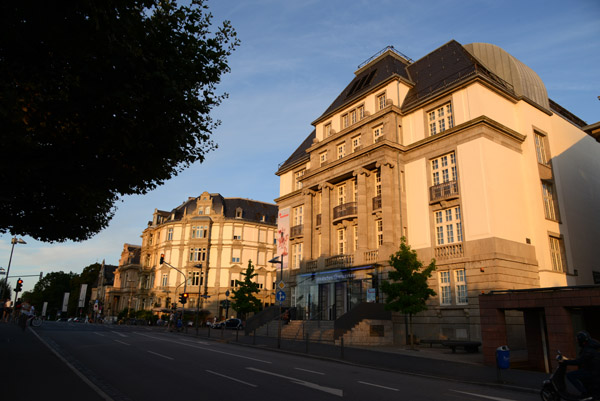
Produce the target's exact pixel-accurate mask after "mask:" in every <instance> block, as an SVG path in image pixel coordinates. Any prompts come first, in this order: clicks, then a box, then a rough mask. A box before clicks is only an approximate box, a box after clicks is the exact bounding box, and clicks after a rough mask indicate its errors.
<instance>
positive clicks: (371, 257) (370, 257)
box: [365, 249, 379, 263]
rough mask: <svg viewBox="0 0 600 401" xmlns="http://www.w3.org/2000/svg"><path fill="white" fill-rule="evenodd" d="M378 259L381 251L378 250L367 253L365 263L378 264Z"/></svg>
mask: <svg viewBox="0 0 600 401" xmlns="http://www.w3.org/2000/svg"><path fill="white" fill-rule="evenodd" d="M378 257H379V249H376V250H374V251H366V252H365V262H366V263H373V262H377V258H378Z"/></svg>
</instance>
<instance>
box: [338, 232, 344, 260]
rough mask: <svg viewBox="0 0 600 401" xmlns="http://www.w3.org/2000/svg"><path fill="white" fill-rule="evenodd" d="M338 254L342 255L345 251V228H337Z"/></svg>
mask: <svg viewBox="0 0 600 401" xmlns="http://www.w3.org/2000/svg"><path fill="white" fill-rule="evenodd" d="M337 243H338V254H339V255H343V254H344V252H346V230H345V229H343V228H340V229H339V230H337Z"/></svg>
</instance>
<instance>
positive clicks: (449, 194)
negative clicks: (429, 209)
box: [429, 181, 458, 202]
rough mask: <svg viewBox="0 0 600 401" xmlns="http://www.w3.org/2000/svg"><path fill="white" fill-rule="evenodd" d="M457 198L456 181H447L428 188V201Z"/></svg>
mask: <svg viewBox="0 0 600 401" xmlns="http://www.w3.org/2000/svg"><path fill="white" fill-rule="evenodd" d="M452 198H458V181H448V182H444V183H441V184H438V185H434V186H432V187H429V201H430V202H437V201H441V200H446V199H452Z"/></svg>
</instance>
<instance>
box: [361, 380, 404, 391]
mask: <svg viewBox="0 0 600 401" xmlns="http://www.w3.org/2000/svg"><path fill="white" fill-rule="evenodd" d="M359 383H360V384H366V385H367V386H373V387H379V388H383V389H386V390H392V391H400V389H397V388H394V387H387V386H382V385H380V384H374V383H369V382H361V381H359Z"/></svg>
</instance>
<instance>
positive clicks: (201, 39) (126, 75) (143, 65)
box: [0, 0, 239, 242]
mask: <svg viewBox="0 0 600 401" xmlns="http://www.w3.org/2000/svg"><path fill="white" fill-rule="evenodd" d="M238 44H239V41H238V39H237V37H236V32H235V30H234V29H233V27H232V26H231V24H230V23H229V22H228V21H224V22H223V23H222V24H221V25H220V26H218V27H212V15H211V14H210V13H209V12H208V9H207V6H206V5H205V4H204V0H193V1H192V2H191V4H190V5H189V6H180V5H178V4H177V2H176V1H173V0H171V1H161V0H105V1H93V0H80V1H76V2H31V1H17V2H2V3H0V75H1V76H2V79H1V80H0V143H2V148H3V150H4V154H3V157H2V158H0V181H1V182H2V183H3V190H2V192H1V193H0V210H1V212H0V232H11V233H12V234H13V235H28V236H31V237H33V238H35V239H37V240H41V241H49V242H54V241H59V242H62V241H65V240H73V241H82V240H85V239H88V238H90V237H92V236H93V235H94V234H96V233H98V232H99V231H101V230H102V229H103V228H105V227H107V225H108V223H109V221H110V220H111V218H112V217H113V215H114V213H115V205H116V202H117V201H118V200H119V199H120V198H121V197H122V196H124V195H131V194H144V193H146V192H148V191H150V190H152V189H154V188H156V187H157V186H158V185H161V184H163V183H164V182H165V181H166V180H168V179H169V178H171V177H172V176H175V175H177V174H178V173H179V172H181V171H182V170H183V169H184V168H186V167H188V166H189V165H190V164H192V163H194V162H198V161H200V162H202V161H203V160H204V157H205V154H206V153H207V152H209V151H211V150H212V149H214V148H215V147H216V144H215V143H214V142H213V141H212V140H211V134H212V132H213V130H214V129H215V127H216V126H217V125H218V124H219V122H218V121H215V120H213V119H212V118H211V116H210V112H211V110H212V109H213V108H214V107H215V106H218V105H219V104H220V103H221V101H222V100H223V98H224V97H225V96H226V95H225V94H218V93H216V85H217V84H218V83H219V82H220V80H221V76H222V75H223V74H224V73H227V72H229V66H228V61H227V59H228V57H229V56H230V55H231V52H232V51H233V50H234V49H235V47H237V46H238Z"/></svg>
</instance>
